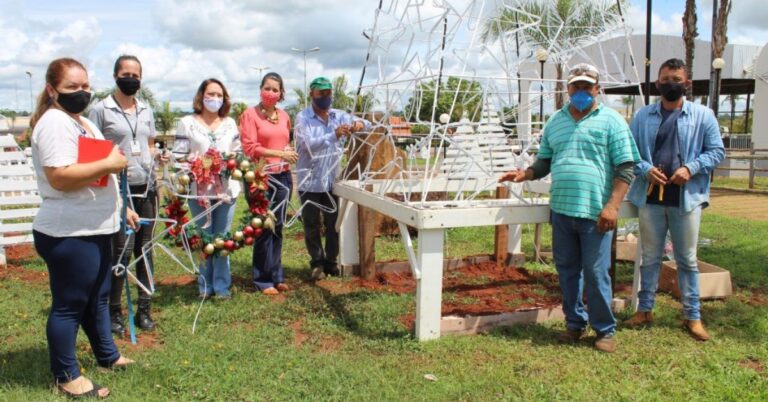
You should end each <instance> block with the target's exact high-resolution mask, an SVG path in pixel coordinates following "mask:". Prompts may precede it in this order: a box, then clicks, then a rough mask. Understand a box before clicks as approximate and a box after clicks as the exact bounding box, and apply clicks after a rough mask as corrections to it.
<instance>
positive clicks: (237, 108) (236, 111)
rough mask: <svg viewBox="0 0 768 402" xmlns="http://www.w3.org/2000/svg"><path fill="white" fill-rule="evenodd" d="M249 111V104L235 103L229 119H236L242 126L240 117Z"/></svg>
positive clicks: (230, 110)
mask: <svg viewBox="0 0 768 402" xmlns="http://www.w3.org/2000/svg"><path fill="white" fill-rule="evenodd" d="M247 109H248V104H247V103H244V102H235V103H233V104H232V108H231V109H229V117H231V118H233V119H235V122H237V124H238V125H239V124H240V116H241V115H242V114H243V112H245V111H246V110H247Z"/></svg>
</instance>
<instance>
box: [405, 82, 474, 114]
mask: <svg viewBox="0 0 768 402" xmlns="http://www.w3.org/2000/svg"><path fill="white" fill-rule="evenodd" d="M435 87H436V81H435V80H431V81H428V82H422V83H419V85H418V87H417V88H416V92H415V94H414V96H412V97H411V98H410V99H409V100H408V105H407V106H406V108H405V110H406V114H408V115H410V116H411V121H417V120H418V121H426V122H428V121H430V120H431V119H432V105H433V104H434V100H435ZM454 98H455V99H456V104H455V105H454V102H453V101H454ZM482 100H483V90H482V87H481V86H480V83H479V82H477V81H472V80H465V79H460V78H457V77H448V80H447V81H444V82H443V83H442V84H441V85H440V91H439V95H438V99H437V106H436V108H435V114H434V116H435V119H437V118H439V117H440V115H442V114H443V113H448V112H451V113H450V115H451V121H458V120H459V119H460V118H461V115H462V114H463V113H464V112H466V113H467V117H468V118H469V119H470V120H472V121H479V120H480V115H481V108H482ZM452 105H454V106H453V110H451V106H452Z"/></svg>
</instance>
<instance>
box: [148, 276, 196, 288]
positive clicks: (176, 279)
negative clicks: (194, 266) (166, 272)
mask: <svg viewBox="0 0 768 402" xmlns="http://www.w3.org/2000/svg"><path fill="white" fill-rule="evenodd" d="M193 283H197V278H196V277H195V276H194V275H179V276H167V277H165V278H163V279H160V280H159V281H157V284H158V285H163V286H187V285H191V284H193Z"/></svg>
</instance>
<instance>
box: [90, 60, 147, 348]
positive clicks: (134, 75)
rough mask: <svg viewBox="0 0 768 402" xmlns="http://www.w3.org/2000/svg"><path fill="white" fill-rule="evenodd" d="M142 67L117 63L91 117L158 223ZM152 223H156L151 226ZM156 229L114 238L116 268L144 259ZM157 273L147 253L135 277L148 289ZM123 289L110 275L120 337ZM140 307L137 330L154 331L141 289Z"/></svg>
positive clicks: (139, 207)
mask: <svg viewBox="0 0 768 402" xmlns="http://www.w3.org/2000/svg"><path fill="white" fill-rule="evenodd" d="M141 73H142V70H141V62H139V59H138V58H136V56H130V55H123V56H120V57H118V58H117V61H115V68H114V78H115V83H116V84H117V88H115V91H114V92H113V93H112V95H110V96H108V97H106V98H104V100H102V101H101V102H99V103H97V104H96V105H94V106H93V108H91V111H90V113H89V114H88V118H89V119H90V120H91V121H93V122H94V123H96V126H97V127H98V128H99V129H100V130H101V132H102V133H104V137H105V138H106V139H108V140H111V141H112V142H114V143H115V145H118V146H120V149H121V150H122V151H123V153H124V154H125V155H126V156H127V157H128V175H127V176H128V189H129V192H130V194H131V200H130V201H131V203H132V204H133V208H134V210H135V211H136V212H137V213H138V214H139V216H141V217H142V218H148V219H155V217H156V214H157V193H156V192H155V186H154V176H153V173H152V171H153V164H154V162H155V161H156V159H157V160H159V159H160V156H161V154H160V152H158V150H157V149H155V140H154V138H155V135H156V134H155V117H154V115H153V114H152V109H151V108H150V107H149V106H148V105H146V104H145V103H144V102H142V101H141V100H139V99H137V98H136V93H137V92H138V91H139V88H141ZM151 222H154V221H151ZM153 232H154V225H147V226H142V227H141V228H140V229H139V231H138V232H137V233H136V234H135V235H133V236H130V237H129V238H126V236H125V235H124V234H122V233H118V236H117V237H116V238H115V249H114V251H113V265H117V264H122V265H123V266H128V264H129V262H130V259H131V254H133V256H134V258H140V257H141V256H142V255H143V253H142V247H143V246H144V245H145V244H147V243H148V242H149V241H150V240H151V239H152V233H153ZM152 269H153V264H152V253H151V251H150V252H149V253H147V254H146V256H145V258H144V259H142V260H140V261H139V262H138V263H137V264H136V266H135V273H136V276H137V277H138V279H139V281H141V283H142V284H143V285H144V286H145V287H147V288H149V278H150V277H151V276H150V273H151V271H152ZM124 286H125V274H122V275H119V276H118V275H114V273H113V276H112V290H111V292H110V294H109V313H110V317H111V319H112V332H113V333H115V334H116V335H119V336H122V335H123V333H124V332H125V323H124V319H123V314H122V306H121V303H120V301H121V298H122V290H123V287H124ZM138 304H139V308H138V311H137V313H136V318H135V320H134V322H135V324H136V326H138V327H139V328H141V329H143V330H151V329H153V328H154V327H155V323H154V322H153V321H152V317H151V316H150V313H149V310H150V296H149V294H147V293H145V292H144V291H143V290H142V289H141V288H139V303H138Z"/></svg>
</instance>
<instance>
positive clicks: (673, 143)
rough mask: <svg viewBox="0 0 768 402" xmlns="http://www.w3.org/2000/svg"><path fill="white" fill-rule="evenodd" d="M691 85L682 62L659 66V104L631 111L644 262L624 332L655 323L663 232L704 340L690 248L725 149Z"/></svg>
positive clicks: (689, 314)
mask: <svg viewBox="0 0 768 402" xmlns="http://www.w3.org/2000/svg"><path fill="white" fill-rule="evenodd" d="M690 85H691V81H690V79H689V78H688V75H687V73H686V70H685V64H684V63H683V61H682V60H680V59H670V60H667V61H665V62H664V63H663V64H662V65H661V68H660V69H659V78H658V80H657V81H656V87H657V88H658V89H659V92H661V96H662V97H661V102H660V103H657V104H654V105H648V106H646V107H644V108H642V109H640V111H638V112H637V114H636V115H635V118H634V119H633V120H632V123H631V124H630V129H631V130H632V135H633V136H634V137H635V142H636V143H637V147H638V149H639V151H640V157H641V158H642V160H641V161H640V162H639V163H637V165H636V166H635V174H636V179H635V181H634V183H632V187H631V188H630V190H629V200H630V201H631V202H632V203H633V204H635V205H636V206H637V207H638V208H639V215H640V239H641V243H642V256H643V263H642V266H641V268H640V273H641V288H640V292H639V294H638V296H639V299H640V303H639V307H638V312H637V313H635V315H634V316H633V317H632V318H630V319H629V320H627V321H626V322H625V324H627V325H629V326H640V325H648V324H650V323H651V322H652V321H653V316H652V313H651V311H652V310H653V303H654V298H655V295H656V289H657V287H658V282H659V271H660V268H661V257H662V254H663V250H664V242H665V240H666V235H667V231H669V233H670V236H671V238H672V247H673V249H674V255H675V261H676V262H677V274H678V283H679V286H680V293H681V295H682V303H683V311H684V314H685V320H684V321H683V325H684V326H685V328H686V329H687V330H688V331H689V332H690V333H691V335H692V336H693V337H694V338H695V339H697V340H700V341H706V340H708V339H709V334H707V331H706V330H705V329H704V326H703V325H702V323H701V307H700V302H699V269H698V264H697V257H696V245H697V243H698V238H699V225H700V223H701V210H702V208H705V207H707V206H708V205H709V175H710V173H711V172H712V170H713V169H714V168H715V167H716V166H717V165H718V164H719V163H720V162H721V161H722V160H723V157H724V156H725V149H724V147H723V141H722V139H721V138H720V129H719V124H718V122H717V119H716V118H715V115H714V113H712V111H711V110H710V109H708V108H706V107H704V106H702V105H699V104H694V103H691V102H687V101H686V100H685V98H683V95H684V94H685V91H686V89H687V88H688V87H690Z"/></svg>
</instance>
